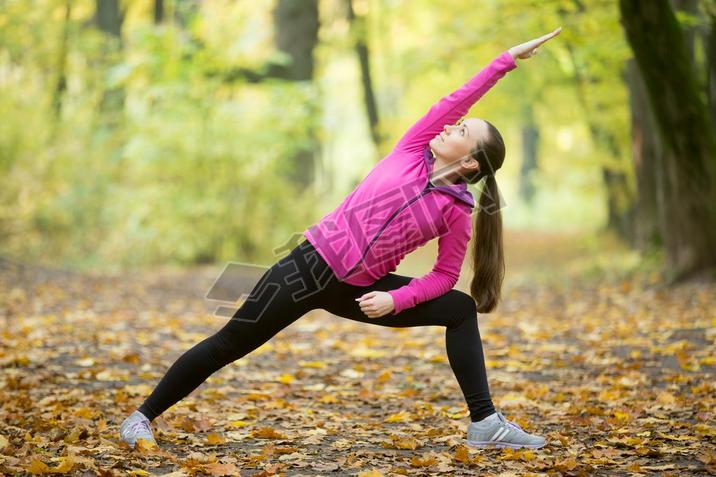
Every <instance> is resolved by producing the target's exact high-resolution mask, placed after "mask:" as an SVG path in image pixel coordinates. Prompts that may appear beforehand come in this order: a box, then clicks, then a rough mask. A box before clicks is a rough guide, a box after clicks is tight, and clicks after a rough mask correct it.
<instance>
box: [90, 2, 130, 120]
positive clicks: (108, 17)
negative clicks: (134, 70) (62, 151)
mask: <svg viewBox="0 0 716 477" xmlns="http://www.w3.org/2000/svg"><path fill="white" fill-rule="evenodd" d="M95 5H96V10H95V24H96V25H97V28H99V29H100V30H101V31H102V32H104V33H105V34H106V39H107V41H106V43H105V45H104V49H103V55H102V56H103V58H102V60H101V61H102V62H103V63H104V65H103V66H102V67H103V68H105V69H106V68H109V67H111V66H112V65H113V64H115V63H117V62H118V61H120V59H121V51H122V22H123V21H124V14H123V12H121V11H120V9H119V0H96V3H95ZM103 88H104V85H103ZM124 96H125V93H124V88H122V87H121V86H109V87H107V88H104V91H103V93H102V101H101V103H100V121H101V123H102V125H103V126H106V127H108V128H110V129H114V128H116V127H117V126H118V125H119V124H120V122H121V120H122V114H123V110H124Z"/></svg>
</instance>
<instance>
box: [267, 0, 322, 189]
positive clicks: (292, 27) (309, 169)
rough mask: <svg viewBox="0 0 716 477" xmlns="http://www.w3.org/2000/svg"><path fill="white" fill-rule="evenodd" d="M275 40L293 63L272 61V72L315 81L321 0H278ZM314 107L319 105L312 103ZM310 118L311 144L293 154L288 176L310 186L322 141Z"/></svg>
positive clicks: (298, 79) (297, 182)
mask: <svg viewBox="0 0 716 477" xmlns="http://www.w3.org/2000/svg"><path fill="white" fill-rule="evenodd" d="M273 21H274V32H275V39H274V42H275V44H276V47H277V48H278V49H279V50H280V51H282V52H283V53H286V54H287V55H288V56H289V58H290V60H291V61H290V63H289V64H286V65H272V66H271V67H270V68H269V75H271V76H274V77H278V78H282V79H285V80H288V81H313V71H314V64H313V63H314V62H313V50H314V49H315V47H316V45H317V44H318V26H319V23H318V1H317V0H278V3H277V4H276V8H275V9H274V12H273ZM308 106H309V109H310V110H311V111H314V109H315V105H308ZM308 116H309V120H307V121H306V128H307V131H306V136H307V138H306V140H305V141H304V142H305V143H306V144H307V145H305V146H303V147H301V148H299V149H298V150H297V151H296V152H295V153H294V155H293V158H292V163H293V167H292V168H291V169H289V173H288V178H289V179H290V180H291V181H292V182H294V183H295V184H296V185H298V186H299V187H308V186H309V185H311V184H312V183H313V181H314V174H315V173H316V164H317V162H318V160H319V152H320V144H319V141H318V138H317V135H316V130H315V126H314V125H313V121H312V119H310V118H314V117H315V116H316V114H315V113H313V112H312V113H310V114H309V115H308Z"/></svg>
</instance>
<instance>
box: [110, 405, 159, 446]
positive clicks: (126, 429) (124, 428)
mask: <svg viewBox="0 0 716 477" xmlns="http://www.w3.org/2000/svg"><path fill="white" fill-rule="evenodd" d="M119 437H121V439H122V440H123V441H124V442H126V443H127V444H129V446H130V447H134V445H135V444H136V443H137V440H138V439H146V440H148V441H151V442H153V443H155V444H156V443H157V441H155V440H154V434H153V433H152V428H151V426H150V424H149V419H147V418H146V416H145V415H144V414H142V413H141V412H139V411H134V412H133V413H132V414H130V415H129V417H128V418H127V419H125V420H124V422H122V425H121V426H119Z"/></svg>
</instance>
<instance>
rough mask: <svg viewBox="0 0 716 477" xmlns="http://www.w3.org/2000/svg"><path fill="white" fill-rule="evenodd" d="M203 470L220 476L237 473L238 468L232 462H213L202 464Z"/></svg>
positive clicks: (215, 476)
mask: <svg viewBox="0 0 716 477" xmlns="http://www.w3.org/2000/svg"><path fill="white" fill-rule="evenodd" d="M203 469H204V472H206V473H207V474H209V475H212V476H214V477H221V476H224V475H239V469H238V468H237V467H236V466H235V465H234V464H222V463H220V462H214V463H212V464H207V465H205V466H203Z"/></svg>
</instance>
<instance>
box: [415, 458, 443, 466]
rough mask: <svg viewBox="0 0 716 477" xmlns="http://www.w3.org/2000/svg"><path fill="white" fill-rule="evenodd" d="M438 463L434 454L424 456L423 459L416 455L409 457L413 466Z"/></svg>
mask: <svg viewBox="0 0 716 477" xmlns="http://www.w3.org/2000/svg"><path fill="white" fill-rule="evenodd" d="M437 463H438V460H437V459H436V458H435V456H431V457H426V458H425V459H421V458H420V457H418V456H413V457H412V458H411V459H410V465H412V466H413V467H430V466H431V465H435V464H437Z"/></svg>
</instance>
